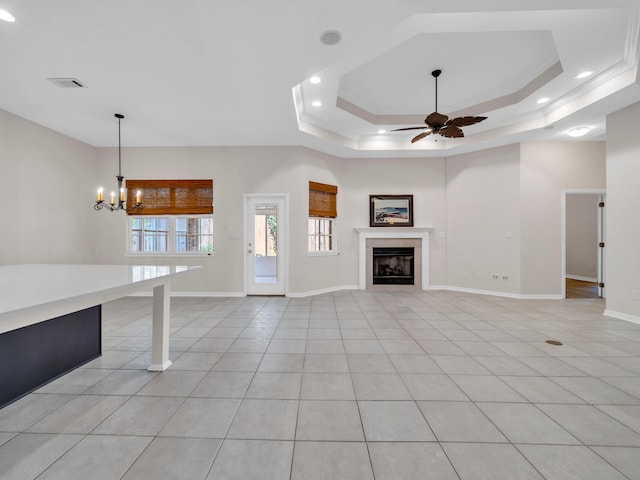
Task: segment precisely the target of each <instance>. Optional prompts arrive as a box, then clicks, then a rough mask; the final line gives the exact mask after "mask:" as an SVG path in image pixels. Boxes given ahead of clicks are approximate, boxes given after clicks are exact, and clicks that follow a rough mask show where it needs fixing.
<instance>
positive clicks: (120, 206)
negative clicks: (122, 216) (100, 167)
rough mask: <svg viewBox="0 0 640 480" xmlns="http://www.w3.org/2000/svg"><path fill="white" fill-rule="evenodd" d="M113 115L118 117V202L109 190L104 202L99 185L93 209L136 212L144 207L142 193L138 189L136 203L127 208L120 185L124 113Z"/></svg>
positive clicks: (121, 179) (122, 188) (114, 194)
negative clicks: (107, 197)
mask: <svg viewBox="0 0 640 480" xmlns="http://www.w3.org/2000/svg"><path fill="white" fill-rule="evenodd" d="M115 117H116V118H117V119H118V175H116V178H117V179H118V193H119V198H118V203H117V204H116V193H115V192H111V198H110V201H109V203H106V202H105V201H104V191H103V189H102V187H100V189H99V190H98V199H97V200H96V203H94V205H93V208H94V210H102V209H103V208H106V209H107V210H110V211H112V212H115V211H117V210H123V211H125V212H130V211H132V210H135V211H136V212H141V211H142V209H143V208H144V207H143V206H142V193H141V192H140V190H138V191H137V192H136V204H135V205H133V206H131V207H129V208H127V207H126V192H125V190H124V187H123V186H122V181H123V180H124V177H123V176H122V145H121V142H120V120H122V119H123V118H124V115H122V114H121V113H116V114H115Z"/></svg>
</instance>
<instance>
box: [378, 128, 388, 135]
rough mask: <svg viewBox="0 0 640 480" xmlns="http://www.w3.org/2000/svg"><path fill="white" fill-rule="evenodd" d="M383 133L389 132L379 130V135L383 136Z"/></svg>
mask: <svg viewBox="0 0 640 480" xmlns="http://www.w3.org/2000/svg"><path fill="white" fill-rule="evenodd" d="M383 133H387V131H386V130H382V129H380V130H378V135H382V134H383Z"/></svg>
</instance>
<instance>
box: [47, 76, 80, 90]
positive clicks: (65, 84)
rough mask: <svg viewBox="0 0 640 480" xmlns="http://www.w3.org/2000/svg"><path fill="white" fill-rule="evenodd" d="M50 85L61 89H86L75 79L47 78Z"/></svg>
mask: <svg viewBox="0 0 640 480" xmlns="http://www.w3.org/2000/svg"><path fill="white" fill-rule="evenodd" d="M47 80H49V81H50V82H51V83H53V84H54V85H57V86H59V87H61V88H86V85H85V84H84V83H82V82H81V81H80V80H78V79H77V78H47Z"/></svg>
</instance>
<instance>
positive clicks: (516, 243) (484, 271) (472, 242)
mask: <svg viewBox="0 0 640 480" xmlns="http://www.w3.org/2000/svg"><path fill="white" fill-rule="evenodd" d="M446 175H447V200H446V212H447V214H446V215H447V285H448V286H450V287H454V288H462V289H466V290H470V291H484V292H499V293H503V294H504V293H507V294H517V293H518V292H519V291H520V207H519V205H520V181H519V179H520V150H519V147H518V145H509V146H506V147H499V148H493V149H489V150H483V151H480V152H473V153H469V154H464V155H458V156H453V157H448V158H447V159H446ZM495 276H497V278H495Z"/></svg>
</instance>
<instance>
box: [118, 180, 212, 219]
mask: <svg viewBox="0 0 640 480" xmlns="http://www.w3.org/2000/svg"><path fill="white" fill-rule="evenodd" d="M126 183H127V206H128V207H131V206H133V205H135V204H136V193H137V192H138V190H140V192H142V205H143V207H144V208H143V209H142V211H141V212H136V211H135V209H134V210H132V211H130V212H129V215H206V214H208V213H213V180H127V181H126Z"/></svg>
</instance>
